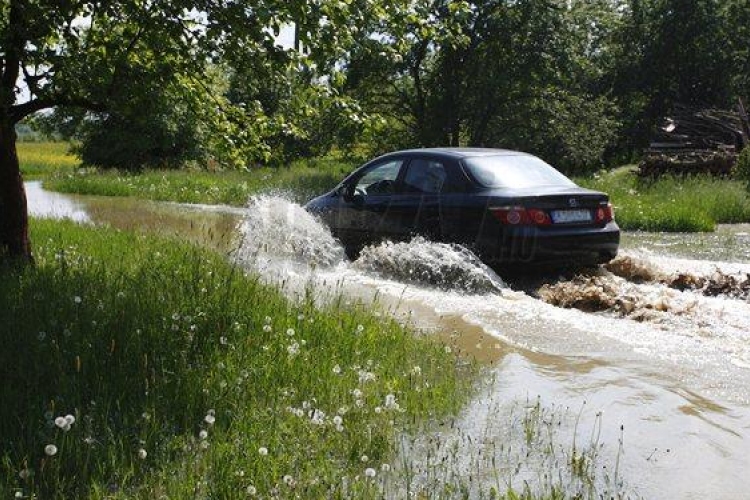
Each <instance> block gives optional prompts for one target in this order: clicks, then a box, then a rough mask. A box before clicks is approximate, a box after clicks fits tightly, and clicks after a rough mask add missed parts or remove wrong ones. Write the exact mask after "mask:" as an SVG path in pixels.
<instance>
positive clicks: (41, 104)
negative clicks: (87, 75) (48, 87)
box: [10, 97, 107, 123]
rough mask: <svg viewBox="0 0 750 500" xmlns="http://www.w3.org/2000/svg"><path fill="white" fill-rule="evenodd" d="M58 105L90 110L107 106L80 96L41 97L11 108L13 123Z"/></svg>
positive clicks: (100, 109) (102, 109)
mask: <svg viewBox="0 0 750 500" xmlns="http://www.w3.org/2000/svg"><path fill="white" fill-rule="evenodd" d="M57 106H70V107H74V108H83V109H86V110H88V111H96V112H99V113H101V112H104V111H106V110H107V107H106V106H105V105H104V104H101V103H97V102H94V101H90V100H88V99H84V98H79V97H56V98H55V97H50V98H39V99H33V100H31V101H28V102H25V103H23V104H17V105H15V106H12V107H11V108H10V117H11V120H12V121H13V123H18V122H19V121H21V120H23V119H24V118H26V117H27V116H29V115H31V114H33V113H36V112H37V111H41V110H43V109H49V108H54V107H57Z"/></svg>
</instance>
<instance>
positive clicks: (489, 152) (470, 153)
mask: <svg viewBox="0 0 750 500" xmlns="http://www.w3.org/2000/svg"><path fill="white" fill-rule="evenodd" d="M424 154H430V155H434V156H444V157H447V158H452V159H460V158H469V157H474V156H531V155H530V154H528V153H522V152H520V151H512V150H510V149H495V148H419V149H405V150H403V151H394V152H392V153H388V154H386V155H384V156H394V155H407V156H416V155H424Z"/></svg>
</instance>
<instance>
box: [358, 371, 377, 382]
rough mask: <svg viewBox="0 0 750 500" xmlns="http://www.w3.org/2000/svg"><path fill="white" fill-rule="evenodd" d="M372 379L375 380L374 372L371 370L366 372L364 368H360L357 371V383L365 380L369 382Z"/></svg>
mask: <svg viewBox="0 0 750 500" xmlns="http://www.w3.org/2000/svg"><path fill="white" fill-rule="evenodd" d="M372 380H375V374H374V373H372V372H368V371H366V370H360V371H359V383H360V384H365V383H367V382H370V381H372Z"/></svg>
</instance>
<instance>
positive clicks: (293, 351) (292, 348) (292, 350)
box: [286, 342, 299, 356]
mask: <svg viewBox="0 0 750 500" xmlns="http://www.w3.org/2000/svg"><path fill="white" fill-rule="evenodd" d="M286 350H287V352H288V353H289V355H290V356H296V355H297V354H299V344H298V343H297V342H294V343H292V344H289V345H288V346H287V348H286Z"/></svg>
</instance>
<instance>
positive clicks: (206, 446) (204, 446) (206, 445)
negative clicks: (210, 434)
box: [201, 441, 209, 450]
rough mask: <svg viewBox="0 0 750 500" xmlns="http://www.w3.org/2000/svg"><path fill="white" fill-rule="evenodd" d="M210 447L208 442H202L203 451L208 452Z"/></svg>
mask: <svg viewBox="0 0 750 500" xmlns="http://www.w3.org/2000/svg"><path fill="white" fill-rule="evenodd" d="M208 447H209V444H208V441H201V449H202V450H207V449H208Z"/></svg>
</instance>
